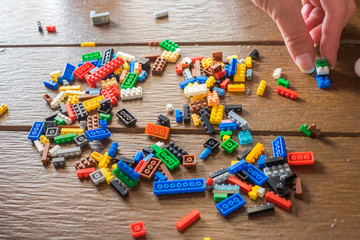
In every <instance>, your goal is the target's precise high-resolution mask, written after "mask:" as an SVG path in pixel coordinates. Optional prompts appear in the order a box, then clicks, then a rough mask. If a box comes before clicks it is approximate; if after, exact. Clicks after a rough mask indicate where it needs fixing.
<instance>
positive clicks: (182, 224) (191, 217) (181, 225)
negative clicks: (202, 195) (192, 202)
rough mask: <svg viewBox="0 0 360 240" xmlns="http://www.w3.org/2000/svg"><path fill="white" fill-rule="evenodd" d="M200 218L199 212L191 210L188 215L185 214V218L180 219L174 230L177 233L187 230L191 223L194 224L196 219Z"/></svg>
mask: <svg viewBox="0 0 360 240" xmlns="http://www.w3.org/2000/svg"><path fill="white" fill-rule="evenodd" d="M198 218H200V212H199V210H197V209H193V210H191V211H190V213H188V214H186V216H185V217H182V218H180V221H177V222H176V223H175V225H176V228H177V229H178V230H179V231H182V230H184V229H185V228H187V227H188V226H189V225H190V224H191V223H193V222H195V220H196V219H198Z"/></svg>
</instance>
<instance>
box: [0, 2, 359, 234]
mask: <svg viewBox="0 0 360 240" xmlns="http://www.w3.org/2000/svg"><path fill="white" fill-rule="evenodd" d="M2 2H3V4H2V7H1V8H0V12H1V14H0V20H1V22H2V24H1V26H0V32H1V37H0V48H3V49H4V50H3V51H1V52H0V59H1V64H0V73H1V80H0V82H1V84H0V96H1V100H0V104H2V103H4V104H6V105H8V107H9V111H8V112H7V113H5V114H3V115H2V116H1V117H0V151H1V157H0V162H1V164H0V201H1V204H0V238H1V239H35V238H36V239H131V234H130V230H129V223H132V222H135V221H139V220H142V221H144V224H145V227H146V230H147V237H146V239H203V238H204V237H206V236H207V237H211V239H215V240H217V239H250V238H265V237H266V238H268V239H356V238H358V236H359V234H360V230H359V226H360V200H359V199H360V193H359V187H358V186H359V185H360V178H359V177H358V176H359V170H360V158H359V151H358V149H359V146H360V127H359V126H360V94H359V92H360V78H359V77H357V76H356V75H355V73H354V71H353V67H354V62H355V61H356V59H357V58H359V57H360V28H359V26H360V10H359V9H357V11H356V13H355V15H354V17H353V18H352V19H351V21H350V23H349V24H348V26H347V27H346V28H345V29H344V32H343V35H342V38H341V46H340V50H339V55H338V62H337V65H336V68H335V69H334V70H332V71H331V73H330V74H331V75H330V79H331V89H329V90H320V89H318V87H317V83H316V80H315V79H314V77H312V76H308V75H305V74H303V73H301V72H300V71H299V70H298V68H297V67H296V66H295V64H294V63H293V61H292V60H291V58H290V56H289V54H288V52H287V50H286V48H285V46H284V43H283V41H282V39H281V35H280V34H279V31H278V30H277V28H276V25H275V24H274V23H273V22H272V21H271V19H270V17H268V16H267V15H266V14H265V13H263V12H262V11H260V10H259V9H257V8H256V7H255V6H253V5H252V4H251V3H249V1H246V0H231V1H213V0H211V1H205V0H203V1H188V0H183V1H146V2H142V3H140V2H139V1H133V0H129V1H101V3H100V2H99V1H95V0H86V1H60V0H57V1H56V0H52V1H46V2H44V1H6V4H4V3H5V1H2ZM356 2H357V4H358V5H359V3H360V2H359V1H358V0H357V1H356ZM162 9H168V10H169V18H167V19H163V20H155V19H154V18H153V13H154V12H155V11H157V10H162ZM90 10H96V11H97V12H105V11H109V12H110V18H111V23H110V24H107V25H104V26H100V27H94V26H93V25H92V24H91V21H90V17H89V11H90ZM38 20H40V21H41V22H42V24H43V27H45V25H47V24H54V25H56V28H57V33H55V34H51V33H47V32H44V33H42V34H41V33H39V32H38V31H37V25H36V21H38ZM165 38H169V39H171V40H173V41H175V42H177V43H179V44H180V46H181V49H182V56H183V57H185V56H197V55H205V56H207V57H211V53H212V52H215V51H223V53H224V55H225V56H227V55H232V54H238V55H239V56H241V57H245V56H247V55H248V54H249V53H250V52H251V50H253V49H258V50H259V52H260V55H261V57H260V59H259V60H257V61H255V62H254V63H253V71H254V80H253V81H252V82H246V93H245V94H240V95H239V94H227V95H226V97H225V98H224V99H221V103H222V104H240V103H241V104H243V108H244V112H243V113H242V116H243V117H244V118H245V119H247V120H248V122H249V123H250V125H251V128H252V131H251V132H252V135H253V139H254V142H255V143H256V142H261V143H263V145H264V147H265V154H266V155H267V156H270V155H271V153H272V150H271V142H272V141H273V140H274V139H275V138H276V137H277V136H278V135H283V136H284V137H285V140H286V145H287V149H288V151H289V152H293V151H313V152H314V155H315V161H316V163H315V165H314V166H313V167H297V168H295V167H294V168H292V170H293V171H294V172H296V173H297V175H298V176H300V177H301V179H302V183H303V189H304V195H303V198H302V199H295V198H294V197H291V200H292V201H293V207H292V210H291V211H290V212H286V211H284V210H282V209H280V208H278V207H276V209H275V214H274V215H272V216H264V217H259V218H256V219H249V218H248V217H247V214H246V210H245V209H246V208H242V209H240V210H238V211H236V212H235V213H233V214H231V215H229V216H228V217H227V218H224V217H222V216H221V215H220V213H219V212H218V211H217V210H216V208H215V203H214V201H213V200H212V196H211V194H210V192H206V193H205V194H195V195H194V194H190V195H184V196H171V197H163V198H158V197H156V196H154V195H153V192H152V184H151V183H150V182H146V181H141V183H140V184H139V185H138V186H137V187H135V188H134V189H132V190H131V192H130V196H129V198H128V199H126V200H123V199H122V198H121V197H119V195H118V194H117V193H116V192H114V191H113V189H112V188H111V187H110V186H108V185H106V184H105V185H101V186H99V187H95V186H94V185H93V184H92V182H91V181H87V180H85V181H79V180H78V179H77V176H76V170H75V168H74V167H73V166H72V165H73V162H74V161H75V160H76V158H70V159H67V160H68V161H67V167H66V168H65V169H61V170H56V169H54V168H53V167H52V166H50V167H46V168H44V167H43V165H42V163H41V161H40V156H39V154H38V153H37V151H36V149H35V147H34V146H33V145H32V143H31V142H30V141H29V140H27V134H28V131H29V130H30V128H31V126H32V124H33V122H34V121H41V120H42V119H43V118H44V117H46V116H49V115H50V114H51V113H52V112H53V110H52V109H50V108H49V107H48V106H47V104H46V103H45V102H44V100H43V99H42V95H43V94H45V93H49V94H50V95H52V96H55V95H56V91H51V90H49V89H46V88H45V87H44V86H43V83H42V82H43V80H45V79H47V78H49V72H51V71H53V70H57V69H59V70H62V69H63V67H64V65H65V64H66V63H67V62H69V63H71V64H76V63H77V62H78V61H79V60H80V57H81V55H82V54H84V53H88V52H91V51H97V50H101V51H103V50H105V49H107V48H109V47H113V48H115V50H121V51H124V52H128V53H130V54H133V55H135V56H139V55H140V54H143V53H154V52H159V53H160V52H162V50H161V49H160V48H159V47H149V46H147V43H148V42H149V41H161V40H163V39H165ZM84 41H95V42H96V44H97V46H98V47H96V48H80V47H79V45H80V43H81V42H84ZM174 66H175V65H173V64H169V65H168V67H167V68H166V71H165V73H164V75H163V76H162V77H158V76H150V77H149V78H148V79H147V80H146V81H145V82H143V83H139V84H138V85H139V86H142V87H143V90H144V99H143V100H137V101H131V102H126V103H125V102H124V103H123V102H120V103H119V104H118V105H117V106H116V107H115V110H119V109H120V108H123V107H125V108H127V109H128V110H129V111H130V112H131V113H133V115H135V116H136V117H137V119H138V123H137V126H136V127H134V128H124V127H123V126H122V125H121V124H119V123H118V121H117V119H116V118H114V120H113V121H112V122H111V123H110V124H109V129H110V131H111V132H112V136H111V139H109V140H106V141H102V142H96V143H95V142H94V143H92V144H91V145H90V146H89V147H87V148H85V151H84V152H83V155H84V154H86V153H91V152H92V151H94V150H96V151H99V152H101V153H104V152H105V151H107V149H108V148H109V146H110V145H111V142H113V141H117V142H119V149H120V151H119V152H120V154H121V155H124V156H128V157H131V156H132V155H133V154H134V153H135V152H136V151H138V150H140V149H141V148H142V147H143V146H149V145H152V144H154V142H156V141H155V140H152V139H150V138H148V136H146V135H145V134H143V133H144V128H145V126H146V123H147V122H155V121H156V118H157V116H158V115H159V114H166V113H165V105H166V104H167V103H172V104H174V105H175V106H176V107H178V108H179V107H181V106H182V104H183V103H187V100H186V99H185V98H184V96H183V93H182V91H181V90H180V89H179V85H178V84H179V82H180V81H182V80H183V79H182V77H180V76H177V75H176V74H175V71H174ZM277 67H281V68H282V69H283V72H284V75H283V76H284V77H285V78H286V80H289V81H290V84H291V88H292V89H294V90H296V91H297V92H298V94H299V99H298V100H296V101H292V100H289V99H286V98H283V97H280V96H278V95H277V94H276V93H275V92H274V89H275V87H276V81H275V80H273V78H272V73H273V70H274V69H275V68H277ZM261 80H266V81H267V83H268V87H267V88H266V91H265V94H264V97H258V96H257V95H256V89H257V86H258V84H259V82H260V81H261ZM80 85H82V86H83V87H86V84H84V83H80ZM169 117H170V119H171V126H172V130H171V136H170V140H171V141H174V142H175V143H177V144H179V145H180V146H182V147H183V148H184V149H185V150H187V151H188V152H190V153H193V154H196V155H197V156H199V155H200V153H201V152H202V151H203V149H204V148H203V146H202V144H203V142H204V141H206V140H207V139H208V137H209V136H208V135H206V134H204V130H203V129H201V128H196V127H194V126H191V125H183V124H178V123H176V122H175V119H174V116H169ZM305 123H308V124H309V123H316V124H317V125H318V126H319V127H320V128H321V129H322V131H323V133H322V137H321V138H319V139H311V138H307V137H304V136H303V135H302V134H301V133H300V132H299V130H298V129H299V126H300V125H302V124H305ZM216 138H219V137H218V136H216ZM243 149H245V148H244V147H240V148H239V149H238V151H237V152H235V153H233V154H231V155H229V154H227V153H224V152H223V151H222V150H221V151H219V152H217V153H216V154H215V155H214V156H211V157H210V158H209V159H208V160H207V161H205V162H199V164H198V166H197V168H196V170H188V169H185V168H183V167H180V168H179V169H177V170H175V171H174V177H175V178H176V179H183V178H195V177H204V178H207V177H208V174H209V172H211V171H214V170H216V169H219V168H221V167H227V166H229V165H230V162H231V160H235V159H236V155H237V154H238V153H239V152H240V151H241V150H243ZM242 195H244V194H242ZM244 198H245V199H246V201H247V203H246V205H245V207H249V206H254V205H256V204H260V203H262V202H265V201H264V200H263V199H258V200H257V201H256V202H254V201H252V200H250V199H249V198H248V197H247V196H244ZM191 209H199V211H200V212H201V220H200V221H197V222H196V223H195V224H194V225H193V226H192V227H191V228H189V229H188V230H186V231H185V232H183V233H179V232H178V231H177V230H176V228H175V221H177V220H179V219H180V217H182V216H184V215H185V214H186V213H188V212H189V211H190V210H191Z"/></svg>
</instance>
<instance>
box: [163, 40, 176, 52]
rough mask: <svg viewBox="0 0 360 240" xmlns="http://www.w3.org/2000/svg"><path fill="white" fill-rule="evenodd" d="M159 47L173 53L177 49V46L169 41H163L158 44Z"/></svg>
mask: <svg viewBox="0 0 360 240" xmlns="http://www.w3.org/2000/svg"><path fill="white" fill-rule="evenodd" d="M160 47H162V48H163V49H165V50H166V51H170V52H174V51H175V50H176V49H177V48H179V45H177V44H176V43H174V42H173V41H170V40H169V39H165V40H164V41H162V42H161V43H160Z"/></svg>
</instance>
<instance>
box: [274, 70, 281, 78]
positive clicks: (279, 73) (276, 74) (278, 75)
mask: <svg viewBox="0 0 360 240" xmlns="http://www.w3.org/2000/svg"><path fill="white" fill-rule="evenodd" d="M280 76H281V68H277V69H275V70H274V73H273V77H274V79H275V80H277V79H279V78H280Z"/></svg>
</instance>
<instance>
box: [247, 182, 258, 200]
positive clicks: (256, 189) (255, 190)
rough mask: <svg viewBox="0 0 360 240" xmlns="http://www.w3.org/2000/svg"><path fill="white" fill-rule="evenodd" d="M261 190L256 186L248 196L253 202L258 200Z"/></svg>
mask: <svg viewBox="0 0 360 240" xmlns="http://www.w3.org/2000/svg"><path fill="white" fill-rule="evenodd" d="M259 189H260V186H258V185H255V186H253V187H252V188H251V191H250V192H249V193H248V194H249V197H250V198H251V199H252V200H256V198H257V196H258V191H259Z"/></svg>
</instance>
